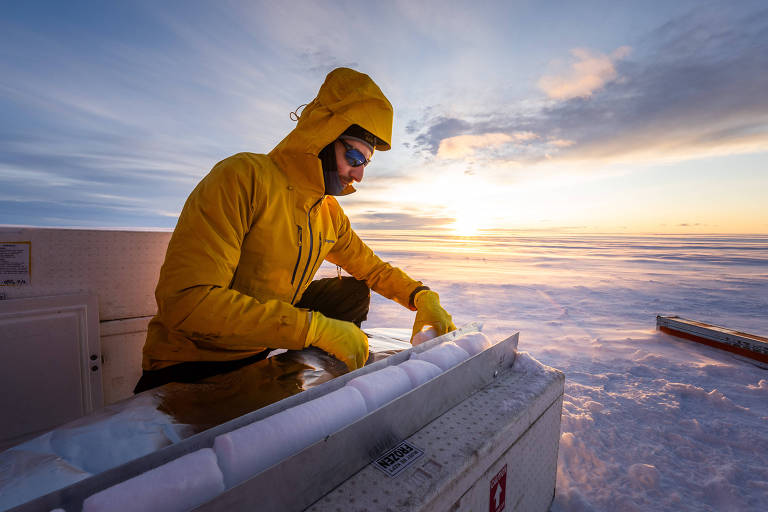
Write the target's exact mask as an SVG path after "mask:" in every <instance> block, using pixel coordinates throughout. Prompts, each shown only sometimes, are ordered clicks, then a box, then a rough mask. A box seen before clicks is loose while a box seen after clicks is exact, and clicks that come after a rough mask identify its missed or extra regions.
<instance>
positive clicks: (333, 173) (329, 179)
mask: <svg viewBox="0 0 768 512" xmlns="http://www.w3.org/2000/svg"><path fill="white" fill-rule="evenodd" d="M335 143H336V141H333V142H331V143H330V144H328V145H327V146H325V147H324V148H323V149H322V151H320V154H319V155H317V157H318V158H319V159H320V163H322V164H323V179H324V180H325V193H326V194H327V195H329V196H338V195H339V194H341V191H342V190H344V185H342V184H341V181H340V180H339V169H338V167H336V149H335V148H334V144H335Z"/></svg>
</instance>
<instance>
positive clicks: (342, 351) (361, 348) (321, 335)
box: [304, 311, 368, 371]
mask: <svg viewBox="0 0 768 512" xmlns="http://www.w3.org/2000/svg"><path fill="white" fill-rule="evenodd" d="M310 345H314V346H315V347H317V348H319V349H322V350H324V351H326V352H328V353H329V354H331V355H332V356H333V357H335V358H336V359H338V360H339V361H342V362H343V363H346V365H347V368H349V371H353V370H357V369H358V368H360V367H361V366H363V365H364V364H365V361H366V360H367V359H368V336H366V335H365V333H364V332H363V331H361V330H360V329H359V328H358V327H357V326H356V325H355V324H353V323H352V322H345V321H343V320H336V319H335V318H328V317H327V316H325V315H323V314H322V313H318V312H317V311H313V312H312V320H310V322H309V331H307V339H306V340H305V341H304V346H305V347H308V346H310Z"/></svg>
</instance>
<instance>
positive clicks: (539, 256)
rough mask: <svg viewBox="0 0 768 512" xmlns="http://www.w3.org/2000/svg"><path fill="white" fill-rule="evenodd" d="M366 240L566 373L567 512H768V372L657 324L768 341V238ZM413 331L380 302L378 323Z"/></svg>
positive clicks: (498, 335) (490, 328) (561, 475)
mask: <svg viewBox="0 0 768 512" xmlns="http://www.w3.org/2000/svg"><path fill="white" fill-rule="evenodd" d="M363 238H364V239H365V240H366V241H367V242H368V243H369V245H371V246H372V247H373V248H374V249H375V250H376V251H377V253H378V254H379V255H380V256H382V258H383V259H385V260H387V261H390V262H392V263H393V264H395V265H398V266H400V267H402V268H403V269H405V270H406V271H407V272H408V273H409V274H410V275H411V276H413V277H415V278H417V279H420V280H423V281H424V282H425V283H426V284H428V285H429V286H430V287H432V288H433V289H434V290H436V291H438V293H439V294H440V298H441V302H442V304H443V305H444V306H445V307H446V309H447V310H448V311H449V312H450V313H451V314H452V315H453V316H454V320H455V323H456V324H457V325H462V324H464V323H467V322H470V321H474V320H481V321H483V322H484V323H485V327H484V329H483V331H484V332H485V333H486V334H487V335H489V337H490V338H491V339H493V340H494V341H498V340H499V339H503V338H505V337H507V336H509V335H511V334H513V333H514V332H516V331H520V347H519V348H520V350H521V351H524V352H528V353H529V354H530V357H533V358H535V359H538V360H539V361H541V362H542V363H544V364H547V365H549V366H553V367H555V368H558V369H560V370H562V371H563V372H565V374H566V389H565V397H564V398H565V400H564V405H563V417H562V432H561V439H560V452H559V461H558V475H557V491H556V496H555V501H554V504H553V507H552V510H554V511H590V510H596V511H597V510H605V511H615V510H622V511H633V510H638V511H639V510H670V511H673V510H674V511H681V510H682V511H686V510H690V511H708V510H712V511H725V510H739V511H741V510H755V511H757V510H766V509H768V370H766V369H762V368H759V367H757V366H756V365H753V364H751V363H749V362H747V361H745V360H743V359H740V358H739V357H737V356H734V355H732V354H730V353H727V352H722V351H719V350H717V349H714V348H710V347H707V346H704V345H701V344H697V343H693V342H690V341H686V340H681V339H677V338H674V337H672V336H669V335H666V334H663V333H661V332H658V331H656V329H655V321H656V319H655V317H656V315H657V314H677V315H680V316H682V317H685V318H691V319H696V320H701V321H705V322H709V323H714V324H718V325H723V326H727V327H730V328H734V329H738V330H741V331H746V332H751V333H754V334H759V335H767V334H768V237H765V236H751V237H726V236H686V237H671V236H649V237H620V236H560V237H554V236H552V237H533V236H531V237H508V236H488V237H478V238H474V239H468V238H464V239H462V238H448V237H435V236H416V235H386V236H383V235H381V234H378V235H376V234H373V233H366V234H364V235H363ZM328 271H329V273H330V269H329V270H328ZM410 321H412V313H409V312H407V311H406V312H404V310H403V309H402V308H401V307H400V306H397V305H395V304H393V303H391V302H390V301H388V300H386V299H384V298H383V297H380V296H378V295H374V297H373V304H372V307H371V312H370V314H369V316H368V322H367V323H366V324H364V325H363V326H364V327H366V326H370V327H377V326H408V325H410V324H409V322H410ZM526 357H527V356H526Z"/></svg>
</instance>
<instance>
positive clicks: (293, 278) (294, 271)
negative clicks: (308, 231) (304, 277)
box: [291, 226, 302, 298]
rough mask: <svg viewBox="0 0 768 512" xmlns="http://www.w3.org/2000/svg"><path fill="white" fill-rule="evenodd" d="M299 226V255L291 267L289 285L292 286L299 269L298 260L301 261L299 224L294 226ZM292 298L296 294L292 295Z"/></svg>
mask: <svg viewBox="0 0 768 512" xmlns="http://www.w3.org/2000/svg"><path fill="white" fill-rule="evenodd" d="M296 227H297V228H299V255H298V257H296V265H295V266H294V267H293V275H292V276H291V286H293V282H294V281H296V271H297V270H298V269H299V262H300V261H301V245H302V244H301V226H296ZM294 298H296V296H295V295H294Z"/></svg>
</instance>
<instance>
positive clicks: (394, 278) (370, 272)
mask: <svg viewBox="0 0 768 512" xmlns="http://www.w3.org/2000/svg"><path fill="white" fill-rule="evenodd" d="M336 207H337V208H338V210H337V213H336V215H337V240H336V243H335V244H334V246H333V249H332V250H331V252H330V253H328V256H327V257H326V259H327V260H328V261H330V262H331V263H333V264H335V265H339V266H340V267H341V268H343V269H344V270H346V271H347V272H349V273H350V275H352V276H354V277H355V278H356V279H360V280H363V281H365V283H366V284H367V285H368V287H369V288H371V289H372V290H373V291H375V292H376V293H379V294H381V295H383V296H384V297H386V298H388V299H392V300H394V301H395V302H397V303H398V304H400V305H402V306H404V307H406V308H408V309H411V310H415V309H414V308H413V307H411V306H410V305H409V300H410V296H411V293H413V291H414V290H415V289H416V288H417V287H419V286H422V283H421V282H420V281H416V280H414V279H411V278H410V277H409V276H408V274H406V273H405V272H403V271H402V270H400V269H399V268H397V267H394V266H392V265H390V264H389V263H386V262H384V261H382V260H381V258H379V257H378V256H376V254H375V253H374V252H373V250H371V248H370V247H368V246H367V245H366V244H365V243H364V242H363V241H362V240H361V239H360V237H359V236H357V233H355V231H354V230H353V229H352V227H351V226H350V223H349V219H348V218H347V216H346V214H345V213H344V212H343V211H342V210H341V207H340V206H338V204H337V205H336Z"/></svg>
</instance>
